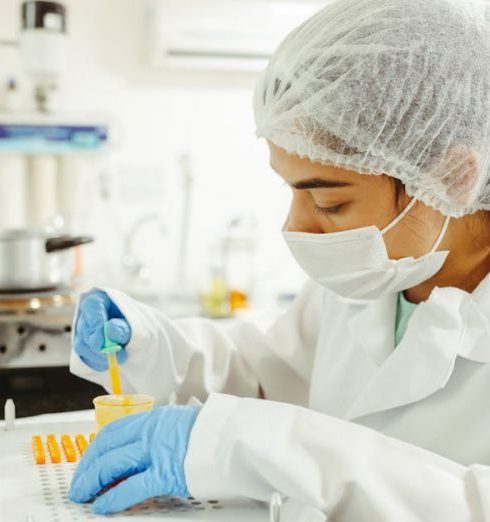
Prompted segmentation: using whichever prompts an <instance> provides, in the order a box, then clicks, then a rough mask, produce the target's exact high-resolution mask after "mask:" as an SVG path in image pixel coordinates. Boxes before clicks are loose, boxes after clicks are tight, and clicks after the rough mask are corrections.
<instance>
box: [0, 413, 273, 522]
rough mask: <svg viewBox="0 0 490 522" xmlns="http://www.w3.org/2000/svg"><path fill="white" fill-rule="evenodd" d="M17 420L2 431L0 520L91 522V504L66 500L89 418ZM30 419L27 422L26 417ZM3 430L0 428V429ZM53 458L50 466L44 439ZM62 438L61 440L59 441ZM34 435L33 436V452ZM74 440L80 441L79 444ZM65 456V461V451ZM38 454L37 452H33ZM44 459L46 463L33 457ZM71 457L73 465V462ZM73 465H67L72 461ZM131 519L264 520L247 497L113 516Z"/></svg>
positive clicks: (175, 503)
mask: <svg viewBox="0 0 490 522" xmlns="http://www.w3.org/2000/svg"><path fill="white" fill-rule="evenodd" d="M60 417H61V419H62V418H63V417H62V416H59V415H56V416H54V418H55V420H54V421H53V420H43V417H40V418H39V419H36V421H35V422H34V423H33V422H32V421H31V422H30V423H29V422H25V421H20V422H19V423H18V425H17V426H16V428H15V430H14V431H8V432H4V431H0V469H1V470H2V488H0V518H1V519H2V520H8V521H9V522H25V521H26V520H29V518H28V517H31V520H34V521H35V522H65V521H70V520H78V521H83V520H94V519H96V517H95V515H94V514H93V513H92V511H91V507H90V504H74V503H72V502H70V501H69V500H68V498H67V496H66V494H67V491H68V488H69V485H70V482H71V478H72V475H73V472H74V470H75V467H76V465H77V462H78V460H79V459H80V455H81V450H80V447H82V448H83V447H84V442H83V441H81V446H80V445H79V444H80V442H79V441H80V439H81V438H83V439H84V441H85V444H88V442H89V437H90V435H89V434H90V433H91V432H92V428H93V424H92V422H90V421H87V420H75V421H71V422H69V421H65V422H63V421H61V420H59V421H57V420H56V419H58V418H60ZM29 420H30V419H29ZM0 430H1V428H0ZM49 435H51V437H50V439H49V440H50V444H51V446H52V451H53V454H54V456H55V457H54V460H56V461H58V462H57V463H53V459H52V457H51V453H50V451H49V447H48V436H49ZM62 435H63V438H62ZM33 436H37V437H38V438H37V439H36V448H37V450H35V449H34V447H33V439H32V437H33ZM77 439H78V441H77ZM66 448H69V449H68V455H70V456H69V457H67V451H66ZM36 451H37V452H36ZM42 455H44V461H45V463H44V464H36V461H35V459H36V458H38V457H39V456H40V458H41V459H42ZM74 458H75V459H76V461H73V460H74ZM69 459H71V460H72V462H70V460H69ZM128 517H131V519H132V520H134V522H143V521H146V520H149V519H150V520H153V519H156V520H165V521H167V522H177V521H179V522H190V521H194V520H196V521H198V520H199V521H205V522H208V521H209V522H229V521H230V520H233V522H267V521H268V519H269V518H268V509H267V506H266V505H264V504H262V503H258V502H254V501H250V500H246V499H229V500H220V499H195V498H193V497H189V498H185V499H181V498H176V497H157V498H155V499H151V500H148V501H146V502H143V503H141V504H139V505H137V506H134V507H132V508H130V509H128V510H126V511H124V512H122V513H119V514H115V515H113V516H111V520H114V521H115V522H117V521H119V520H121V521H123V520H127V519H128Z"/></svg>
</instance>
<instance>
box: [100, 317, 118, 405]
mask: <svg viewBox="0 0 490 522" xmlns="http://www.w3.org/2000/svg"><path fill="white" fill-rule="evenodd" d="M108 324H109V322H108V321H106V323H105V324H104V346H103V347H102V348H101V352H103V353H105V354H106V355H107V362H108V366H109V376H110V378H111V386H112V393H113V395H121V394H122V386H121V377H120V375H119V367H118V365H117V357H116V353H118V352H120V351H121V350H122V346H121V345H119V344H117V343H116V342H114V341H112V340H111V339H110V338H109V336H108V335H107V326H108Z"/></svg>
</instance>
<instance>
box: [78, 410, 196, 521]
mask: <svg viewBox="0 0 490 522" xmlns="http://www.w3.org/2000/svg"><path fill="white" fill-rule="evenodd" d="M199 410H200V407H199V406H165V407H162V408H155V409H154V410H151V411H145V412H143V413H137V414H136V415H129V416H128V417H123V418H122V419H118V420H116V421H114V422H111V423H110V424H108V425H107V426H105V427H104V428H103V429H102V430H101V431H100V432H99V433H98V434H97V436H96V437H95V439H94V441H93V442H92V443H91V444H90V445H89V447H88V448H87V451H86V452H85V454H84V456H83V458H82V460H81V461H80V464H79V465H78V467H77V469H76V471H75V475H74V476H73V479H72V483H71V487H70V491H69V492H68V497H69V498H70V500H72V501H73V502H79V503H80V502H87V501H88V500H90V499H92V498H93V497H94V496H95V495H97V493H99V492H100V491H101V490H102V489H103V488H105V487H106V486H109V485H110V484H112V483H113V482H114V481H115V480H117V479H119V478H121V477H129V478H127V479H126V480H123V481H122V482H121V483H119V484H118V485H117V486H115V487H114V488H112V489H109V490H108V491H106V492H105V493H103V494H102V495H100V496H99V497H98V498H97V499H96V500H95V502H94V503H93V506H92V509H93V510H94V512H95V513H98V514H104V515H105V514H108V513H114V512H116V511H122V510H123V509H126V508H128V507H130V506H132V505H134V504H137V503H139V502H142V501H143V500H146V499H148V498H152V497H157V496H160V495H169V496H178V497H188V496H189V491H188V490H187V485H186V482H185V476H184V459H185V455H186V453H187V446H188V443H189V437H190V434H191V431H192V427H193V426H194V422H195V420H196V417H197V415H198V413H199Z"/></svg>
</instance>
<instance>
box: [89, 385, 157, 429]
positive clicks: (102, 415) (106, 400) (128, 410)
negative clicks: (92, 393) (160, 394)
mask: <svg viewBox="0 0 490 522" xmlns="http://www.w3.org/2000/svg"><path fill="white" fill-rule="evenodd" d="M154 404H155V399H154V397H152V396H151V395H144V394H128V395H101V396H99V397H96V398H95V399H94V407H95V422H96V426H97V431H99V430H100V429H101V428H103V427H104V426H105V425H106V424H109V422H112V421H115V420H116V419H120V418H121V417H126V416H127V415H133V414H134V413H140V412H142V411H148V410H151V409H152V408H153V405H154Z"/></svg>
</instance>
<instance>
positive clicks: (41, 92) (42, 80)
mask: <svg viewBox="0 0 490 522" xmlns="http://www.w3.org/2000/svg"><path fill="white" fill-rule="evenodd" d="M66 25H67V20H66V8H65V6H64V5H63V4H62V3H60V2H51V1H49V2H46V1H37V0H28V1H25V2H23V3H22V29H21V33H20V41H19V47H20V55H21V60H22V63H23V65H24V69H25V70H26V72H27V73H28V74H29V75H30V77H31V79H32V82H33V84H34V98H35V101H36V106H37V109H38V110H40V111H47V110H49V109H50V99H51V96H52V95H53V93H54V92H55V91H56V89H57V87H58V82H59V80H60V76H61V74H62V72H63V69H64V67H65V63H66V52H67V43H68V41H67V40H68V39H67V31H66V29H67V27H66Z"/></svg>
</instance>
